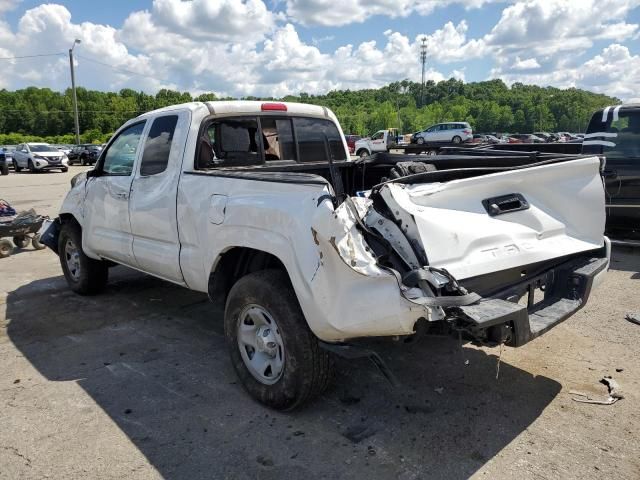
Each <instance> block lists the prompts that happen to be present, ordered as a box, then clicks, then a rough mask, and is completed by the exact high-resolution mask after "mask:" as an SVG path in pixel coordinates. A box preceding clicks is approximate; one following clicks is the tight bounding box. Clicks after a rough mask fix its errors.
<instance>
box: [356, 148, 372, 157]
mask: <svg viewBox="0 0 640 480" xmlns="http://www.w3.org/2000/svg"><path fill="white" fill-rule="evenodd" d="M356 155H358V157H360V158H361V159H363V158H367V157H368V156H369V152H367V151H366V150H365V149H364V148H361V149H360V150H358V153H357V154H356Z"/></svg>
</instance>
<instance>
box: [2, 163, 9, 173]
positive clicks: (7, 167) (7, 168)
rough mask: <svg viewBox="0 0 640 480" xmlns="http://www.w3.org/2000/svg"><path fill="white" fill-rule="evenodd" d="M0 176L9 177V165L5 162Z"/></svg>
mask: <svg viewBox="0 0 640 480" xmlns="http://www.w3.org/2000/svg"><path fill="white" fill-rule="evenodd" d="M0 174H2V175H9V164H8V163H6V162H5V164H4V165H3V166H2V169H1V170H0Z"/></svg>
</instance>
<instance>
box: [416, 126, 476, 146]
mask: <svg viewBox="0 0 640 480" xmlns="http://www.w3.org/2000/svg"><path fill="white" fill-rule="evenodd" d="M472 138H473V130H472V129H471V125H469V124H468V123H467V122H450V123H437V124H435V125H433V126H431V127H429V128H427V129H426V130H423V131H421V132H416V133H414V134H413V135H412V136H411V143H419V144H423V143H429V142H448V143H462V142H467V141H469V140H471V139H472Z"/></svg>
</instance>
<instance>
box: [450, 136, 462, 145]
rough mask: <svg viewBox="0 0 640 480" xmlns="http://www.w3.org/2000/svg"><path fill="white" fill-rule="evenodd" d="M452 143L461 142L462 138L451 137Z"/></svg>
mask: <svg viewBox="0 0 640 480" xmlns="http://www.w3.org/2000/svg"><path fill="white" fill-rule="evenodd" d="M451 141H452V142H453V143H462V138H460V137H459V136H457V135H456V136H455V137H453V139H452V140H451Z"/></svg>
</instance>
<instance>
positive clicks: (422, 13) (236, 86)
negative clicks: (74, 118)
mask: <svg viewBox="0 0 640 480" xmlns="http://www.w3.org/2000/svg"><path fill="white" fill-rule="evenodd" d="M639 24H640V0H516V1H501V0H462V1H458V0H103V1H93V0H66V1H58V2H57V3H53V2H52V3H41V2H38V1H33V0H0V58H1V60H0V69H1V70H0V72H1V73H0V88H5V89H9V90H15V89H19V88H24V87H26V86H37V87H48V88H51V89H53V90H64V89H66V88H68V87H69V86H70V74H69V58H68V49H69V48H70V47H71V46H72V44H73V42H74V40H75V39H76V38H77V39H79V40H81V43H80V44H78V45H76V46H75V48H74V55H75V66H76V82H77V84H78V85H80V86H83V87H86V88H89V89H95V90H108V91H118V90H120V89H122V88H133V89H135V90H143V91H146V92H149V93H155V92H156V91H157V90H159V89H161V88H171V89H177V90H183V91H189V92H191V93H192V94H199V93H203V92H214V93H216V94H218V95H224V96H232V97H240V96H247V95H256V96H273V97H281V96H284V95H287V94H299V93H300V92H307V93H326V92H328V91H330V90H335V89H347V88H348V89H361V88H375V87H380V86H382V85H386V84H388V83H390V82H393V81H399V80H403V79H405V78H407V79H410V80H413V81H420V76H421V65H420V60H419V59H420V44H421V41H422V39H426V46H427V65H426V68H427V71H426V76H427V79H432V80H435V81H439V80H444V79H448V78H452V77H454V78H458V79H462V80H464V81H467V82H471V81H482V80H487V79H493V78H501V79H503V80H504V81H505V82H506V83H507V84H509V85H511V84H513V83H514V82H523V83H530V84H537V85H541V86H547V85H552V86H556V87H561V88H567V87H578V88H584V89H588V90H592V91H596V92H601V93H605V94H608V95H613V96H617V97H619V98H621V99H623V100H627V101H628V100H630V99H637V98H638V97H640V91H639V90H640V26H639ZM35 55H37V56H35ZM41 55H44V56H41ZM31 56H35V57H31ZM15 57H30V58H15Z"/></svg>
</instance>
